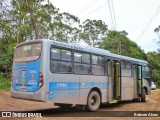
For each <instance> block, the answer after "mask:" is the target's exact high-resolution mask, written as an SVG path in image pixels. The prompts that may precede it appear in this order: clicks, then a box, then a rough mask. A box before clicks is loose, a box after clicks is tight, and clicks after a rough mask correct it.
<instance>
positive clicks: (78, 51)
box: [72, 49, 92, 75]
mask: <svg viewBox="0 0 160 120" xmlns="http://www.w3.org/2000/svg"><path fill="white" fill-rule="evenodd" d="M72 52H73V56H72V57H73V61H72V62H73V74H75V75H92V66H91V53H90V52H86V51H80V50H75V49H74V50H73V51H72ZM75 52H77V53H81V62H75V61H74V53H75ZM83 53H84V54H89V56H90V63H89V64H88V63H83V62H82V54H83ZM74 63H79V64H85V65H90V74H80V73H76V72H75V67H74Z"/></svg>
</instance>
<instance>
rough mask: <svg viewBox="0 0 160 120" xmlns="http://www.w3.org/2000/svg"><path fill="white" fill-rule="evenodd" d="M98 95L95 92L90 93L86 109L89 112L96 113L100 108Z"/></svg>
mask: <svg viewBox="0 0 160 120" xmlns="http://www.w3.org/2000/svg"><path fill="white" fill-rule="evenodd" d="M100 101H101V99H100V95H99V93H98V92H97V91H91V92H90V93H89V95H88V99H87V108H88V110H89V111H92V112H93V111H96V110H98V108H99V106H100Z"/></svg>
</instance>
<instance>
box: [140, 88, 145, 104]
mask: <svg viewBox="0 0 160 120" xmlns="http://www.w3.org/2000/svg"><path fill="white" fill-rule="evenodd" d="M141 102H146V91H145V89H143V91H142V97H141Z"/></svg>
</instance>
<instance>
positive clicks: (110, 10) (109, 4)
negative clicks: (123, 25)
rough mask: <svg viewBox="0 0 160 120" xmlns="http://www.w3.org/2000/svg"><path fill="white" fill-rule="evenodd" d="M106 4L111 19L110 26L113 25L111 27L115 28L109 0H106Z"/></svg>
mask: <svg viewBox="0 0 160 120" xmlns="http://www.w3.org/2000/svg"><path fill="white" fill-rule="evenodd" d="M108 6H109V12H110V15H111V20H112V26H113V29H115V25H114V20H113V16H112V10H111V6H110V2H109V0H108Z"/></svg>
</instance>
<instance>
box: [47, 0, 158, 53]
mask: <svg viewBox="0 0 160 120" xmlns="http://www.w3.org/2000/svg"><path fill="white" fill-rule="evenodd" d="M111 1H112V3H113V8H114V13H115V18H116V30H117V31H122V30H125V31H126V32H127V33H128V36H127V37H128V38H130V39H131V40H132V41H134V42H136V43H137V44H138V45H139V46H140V47H141V49H143V50H144V51H145V52H148V51H157V49H158V45H157V44H156V42H157V41H158V40H159V39H158V35H157V34H155V33H154V29H155V28H157V27H158V26H159V25H160V0H110V3H111ZM50 2H51V3H52V4H53V5H54V6H56V7H57V8H59V9H60V12H68V13H70V14H73V15H75V16H77V17H78V18H80V21H81V22H83V21H85V20H86V19H92V20H93V19H96V20H102V21H104V22H105V24H106V25H108V29H109V30H112V29H113V24H112V19H111V15H110V11H109V5H108V0H50ZM110 5H111V7H112V4H110ZM158 11H159V14H158ZM156 13H157V15H156ZM113 17H114V16H113ZM151 18H152V19H151ZM147 26H148V28H147ZM145 29H147V30H145ZM144 30H145V32H144V34H142V35H141V33H142V32H143V31H144ZM139 36H140V37H139ZM138 37H139V38H138Z"/></svg>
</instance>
